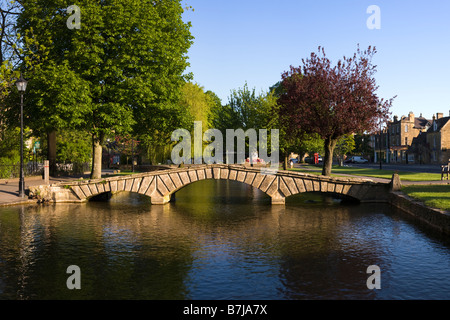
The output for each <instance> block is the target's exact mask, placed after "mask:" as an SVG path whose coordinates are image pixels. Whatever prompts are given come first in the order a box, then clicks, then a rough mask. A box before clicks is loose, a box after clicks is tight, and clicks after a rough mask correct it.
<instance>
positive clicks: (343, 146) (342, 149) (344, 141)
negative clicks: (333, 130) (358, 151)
mask: <svg viewBox="0 0 450 320" xmlns="http://www.w3.org/2000/svg"><path fill="white" fill-rule="evenodd" d="M353 150H355V137H354V135H353V134H346V135H344V136H342V137H340V138H339V140H338V142H337V143H336V148H335V149H334V155H335V156H336V157H337V158H338V162H339V165H340V166H343V165H344V158H345V155H347V154H348V153H350V152H352V151H353Z"/></svg>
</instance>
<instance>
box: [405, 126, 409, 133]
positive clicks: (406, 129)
mask: <svg viewBox="0 0 450 320" xmlns="http://www.w3.org/2000/svg"><path fill="white" fill-rule="evenodd" d="M405 132H408V125H407V124H405Z"/></svg>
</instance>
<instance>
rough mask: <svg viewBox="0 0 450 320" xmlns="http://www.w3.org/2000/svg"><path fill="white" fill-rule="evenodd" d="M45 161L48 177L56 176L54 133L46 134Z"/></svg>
mask: <svg viewBox="0 0 450 320" xmlns="http://www.w3.org/2000/svg"><path fill="white" fill-rule="evenodd" d="M47 160H48V161H49V173H50V176H52V177H54V176H55V175H56V131H52V132H49V133H47Z"/></svg>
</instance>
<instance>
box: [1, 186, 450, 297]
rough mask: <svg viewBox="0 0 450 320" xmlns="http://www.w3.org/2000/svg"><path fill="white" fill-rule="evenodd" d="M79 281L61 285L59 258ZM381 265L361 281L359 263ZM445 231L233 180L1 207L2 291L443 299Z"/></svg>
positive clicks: (447, 251)
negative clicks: (156, 198)
mask: <svg viewBox="0 0 450 320" xmlns="http://www.w3.org/2000/svg"><path fill="white" fill-rule="evenodd" d="M72 265H76V266H78V267H79V273H78V274H79V275H81V276H80V278H79V280H80V284H81V289H79V290H76V289H75V290H69V289H68V287H67V280H68V278H69V277H71V276H72V274H71V273H68V271H67V268H68V267H69V266H72ZM373 265H376V266H378V267H379V269H380V274H379V277H378V278H377V279H376V280H374V281H375V282H377V281H378V282H377V283H379V284H380V286H381V289H369V288H368V286H367V281H368V279H369V277H371V275H372V274H371V273H368V272H367V268H368V267H369V266H373ZM449 271H450V240H449V239H448V238H446V237H443V236H441V235H439V234H435V233H433V232H431V231H430V230H428V229H427V228H425V227H424V226H420V225H418V224H417V223H415V222H412V221H410V219H408V218H407V217H406V216H405V215H404V214H402V212H400V211H398V210H396V209H395V208H393V207H391V206H389V205H384V204H379V205H378V204H375V205H374V204H357V205H355V204H348V203H342V202H341V201H340V200H338V199H333V198H331V197H328V196H323V195H316V194H305V195H297V196H294V197H292V198H288V201H287V202H286V205H285V206H272V205H271V204H270V198H268V197H267V196H266V195H264V194H263V193H262V192H261V191H259V190H257V189H253V188H252V187H249V186H247V185H244V184H241V183H238V182H235V181H215V180H206V181H201V182H197V183H194V184H192V185H190V186H187V187H185V188H184V189H182V190H180V191H179V192H178V193H177V194H176V201H175V202H173V203H170V204H167V205H165V206H152V205H151V203H150V201H149V199H147V198H145V197H142V196H139V195H134V194H130V193H120V194H117V195H115V196H113V198H112V199H111V200H110V201H109V202H90V203H87V204H82V205H79V204H58V205H41V206H26V207H6V208H0V299H7V300H9V299H11V300H12V299H13V300H16V299H145V300H147V299H152V300H155V299H164V300H173V299H176V300H185V299H193V300H205V299H206V300H218V299H220V300H224V299H233V300H241V299H245V300H260V299H261V300H298V299H450V289H449V288H450V277H449V276H448V274H449ZM375 282H372V283H375Z"/></svg>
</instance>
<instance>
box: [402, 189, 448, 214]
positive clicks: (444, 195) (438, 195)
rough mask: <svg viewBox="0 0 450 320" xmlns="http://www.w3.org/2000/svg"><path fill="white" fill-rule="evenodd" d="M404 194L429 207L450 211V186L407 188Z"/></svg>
mask: <svg viewBox="0 0 450 320" xmlns="http://www.w3.org/2000/svg"><path fill="white" fill-rule="evenodd" d="M402 192H403V193H405V194H407V195H408V196H410V197H412V198H414V199H417V200H419V201H422V202H423V203H424V204H425V205H426V206H428V207H432V208H437V209H442V210H448V211H450V185H428V186H420V185H417V186H406V187H403V188H402Z"/></svg>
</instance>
